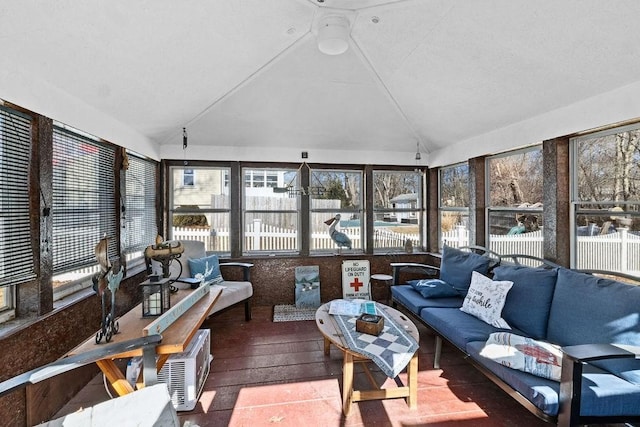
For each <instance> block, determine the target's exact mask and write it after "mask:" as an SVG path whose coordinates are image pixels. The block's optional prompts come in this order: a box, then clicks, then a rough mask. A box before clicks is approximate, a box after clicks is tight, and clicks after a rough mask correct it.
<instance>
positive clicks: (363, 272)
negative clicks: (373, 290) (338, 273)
mask: <svg viewBox="0 0 640 427" xmlns="http://www.w3.org/2000/svg"><path fill="white" fill-rule="evenodd" d="M369 279H370V270H369V261H366V260H364V261H342V297H343V298H344V299H354V298H361V299H369V297H370V292H369Z"/></svg>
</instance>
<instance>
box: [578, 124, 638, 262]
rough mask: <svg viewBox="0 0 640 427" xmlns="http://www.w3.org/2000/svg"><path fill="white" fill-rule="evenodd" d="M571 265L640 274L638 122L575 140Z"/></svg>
mask: <svg viewBox="0 0 640 427" xmlns="http://www.w3.org/2000/svg"><path fill="white" fill-rule="evenodd" d="M571 148H572V170H573V177H574V179H573V189H572V205H573V215H574V224H575V226H574V230H573V234H574V244H575V250H574V251H573V258H574V259H572V265H574V266H575V267H576V268H584V269H600V270H614V271H620V272H625V273H630V274H635V275H638V274H640V125H638V124H636V125H632V126H626V127H622V128H616V129H611V130H608V131H603V132H598V133H595V134H591V135H585V136H582V137H579V138H574V139H572V141H571Z"/></svg>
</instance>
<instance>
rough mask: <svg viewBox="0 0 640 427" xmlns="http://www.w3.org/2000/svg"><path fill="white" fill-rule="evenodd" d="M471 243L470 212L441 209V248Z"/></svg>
mask: <svg viewBox="0 0 640 427" xmlns="http://www.w3.org/2000/svg"><path fill="white" fill-rule="evenodd" d="M444 245H447V246H452V247H454V248H459V247H461V246H467V245H469V212H468V211H458V212H455V211H440V248H442V247H443V246H444Z"/></svg>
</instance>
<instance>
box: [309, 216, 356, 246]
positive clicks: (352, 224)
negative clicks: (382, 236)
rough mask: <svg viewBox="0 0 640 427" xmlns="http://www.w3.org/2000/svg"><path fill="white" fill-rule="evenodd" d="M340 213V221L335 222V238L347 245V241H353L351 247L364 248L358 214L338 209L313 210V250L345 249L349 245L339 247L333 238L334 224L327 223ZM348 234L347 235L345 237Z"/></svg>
mask: <svg viewBox="0 0 640 427" xmlns="http://www.w3.org/2000/svg"><path fill="white" fill-rule="evenodd" d="M338 214H339V215H340V221H337V222H336V223H335V227H334V229H335V232H336V233H337V234H334V238H335V239H337V240H338V241H340V242H342V245H347V244H348V243H346V242H347V241H350V242H351V249H362V242H361V221H360V217H359V215H358V214H353V213H350V212H340V211H336V212H335V213H334V212H331V213H328V212H312V213H311V250H312V251H321V252H322V251H325V252H330V251H343V250H347V249H348V247H346V246H343V247H341V249H339V246H338V244H337V243H336V241H334V240H333V239H332V238H331V235H330V232H331V227H332V225H333V224H332V225H329V224H327V222H329V221H331V220H332V219H334V218H335V216H336V215H338ZM345 236H346V237H345Z"/></svg>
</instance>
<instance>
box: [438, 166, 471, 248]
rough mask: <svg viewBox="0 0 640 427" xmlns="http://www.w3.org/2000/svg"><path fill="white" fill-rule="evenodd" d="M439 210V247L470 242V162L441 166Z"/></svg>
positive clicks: (458, 245)
mask: <svg viewBox="0 0 640 427" xmlns="http://www.w3.org/2000/svg"><path fill="white" fill-rule="evenodd" d="M439 179H440V182H439V191H440V194H439V197H438V211H439V219H440V238H439V243H438V244H439V248H442V247H443V246H444V245H447V246H453V247H460V246H466V245H468V244H469V164H468V163H459V164H456V165H451V166H446V167H442V168H440V171H439Z"/></svg>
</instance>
